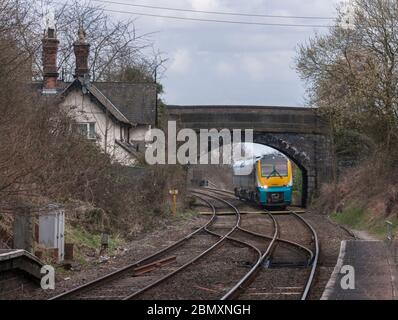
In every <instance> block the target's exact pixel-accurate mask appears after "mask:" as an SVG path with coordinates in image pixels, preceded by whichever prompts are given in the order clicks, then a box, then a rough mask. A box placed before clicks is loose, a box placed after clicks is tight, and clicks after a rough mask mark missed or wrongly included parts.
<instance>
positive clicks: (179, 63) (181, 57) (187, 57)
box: [168, 49, 192, 74]
mask: <svg viewBox="0 0 398 320" xmlns="http://www.w3.org/2000/svg"><path fill="white" fill-rule="evenodd" d="M191 66H192V57H191V54H190V52H189V51H188V50H187V49H178V50H177V51H176V52H175V53H174V56H173V58H172V63H171V65H170V68H169V69H168V72H171V73H177V74H186V73H187V72H188V71H189V69H190V68H191Z"/></svg>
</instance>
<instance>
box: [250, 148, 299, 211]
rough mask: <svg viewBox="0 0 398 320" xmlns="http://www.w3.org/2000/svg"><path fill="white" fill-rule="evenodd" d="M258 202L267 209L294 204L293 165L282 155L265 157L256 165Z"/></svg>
mask: <svg viewBox="0 0 398 320" xmlns="http://www.w3.org/2000/svg"><path fill="white" fill-rule="evenodd" d="M256 169H257V170H256V171H257V172H256V175H257V184H258V186H257V201H258V202H259V203H260V204H261V205H264V206H267V207H286V206H289V205H291V202H292V187H293V172H292V163H291V161H290V160H289V159H287V158H286V157H285V156H284V155H282V154H269V155H265V156H263V157H262V158H261V159H260V160H258V161H257V163H256Z"/></svg>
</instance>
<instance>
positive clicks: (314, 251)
mask: <svg viewBox="0 0 398 320" xmlns="http://www.w3.org/2000/svg"><path fill="white" fill-rule="evenodd" d="M205 189H206V190H208V191H209V192H213V193H216V194H223V195H225V196H227V197H232V198H235V195H234V193H233V192H231V191H228V190H222V189H216V188H205ZM264 211H265V212H266V213H267V214H268V215H272V216H274V215H273V214H272V212H270V211H268V210H264ZM285 214H286V215H287V216H290V217H293V218H294V219H295V220H296V222H297V221H298V222H299V223H301V225H302V226H303V227H304V228H305V229H307V231H308V233H309V234H310V237H311V240H312V241H311V242H312V248H307V247H306V246H303V245H302V244H300V243H298V242H294V241H290V240H285V239H281V238H277V239H276V241H275V243H276V244H283V245H287V246H289V247H290V248H296V249H297V250H299V251H302V252H305V253H306V254H307V255H308V263H307V267H308V268H309V269H310V270H309V272H308V273H307V279H306V282H305V285H304V287H303V291H302V294H301V300H306V299H307V298H308V295H309V292H310V290H311V287H312V285H313V282H314V278H315V274H316V270H317V266H318V260H319V252H320V249H319V240H318V235H317V233H316V231H315V229H314V228H313V227H312V226H311V224H309V223H308V222H307V221H306V220H305V219H304V218H303V217H302V216H301V215H299V214H298V213H297V212H295V211H294V210H286V212H285ZM245 231H246V232H251V231H249V230H247V229H246V230H245ZM256 234H258V233H256ZM258 235H260V234H258ZM261 236H263V237H264V238H267V237H268V236H267V235H261Z"/></svg>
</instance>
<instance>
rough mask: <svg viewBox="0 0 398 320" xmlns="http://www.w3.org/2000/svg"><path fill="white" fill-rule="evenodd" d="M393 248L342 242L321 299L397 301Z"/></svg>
mask: <svg viewBox="0 0 398 320" xmlns="http://www.w3.org/2000/svg"><path fill="white" fill-rule="evenodd" d="M397 253H398V250H397V245H396V244H387V243H386V242H383V241H355V240H352V241H343V242H342V243H341V248H340V255H339V258H338V261H337V264H336V266H335V269H334V271H333V273H332V276H331V278H330V280H329V282H328V284H327V286H326V289H325V291H324V293H323V296H322V298H321V299H322V300H397V299H398V269H397V261H398V257H397Z"/></svg>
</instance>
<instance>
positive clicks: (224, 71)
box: [216, 61, 235, 78]
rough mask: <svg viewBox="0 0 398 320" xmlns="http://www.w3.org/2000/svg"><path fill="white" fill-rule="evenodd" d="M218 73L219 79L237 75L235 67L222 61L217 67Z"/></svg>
mask: <svg viewBox="0 0 398 320" xmlns="http://www.w3.org/2000/svg"><path fill="white" fill-rule="evenodd" d="M216 73H217V75H218V76H219V77H222V78H229V77H231V76H233V75H234V74H235V67H234V65H232V64H231V63H229V62H227V61H220V62H218V63H217V65H216Z"/></svg>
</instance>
